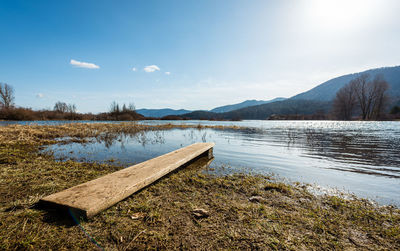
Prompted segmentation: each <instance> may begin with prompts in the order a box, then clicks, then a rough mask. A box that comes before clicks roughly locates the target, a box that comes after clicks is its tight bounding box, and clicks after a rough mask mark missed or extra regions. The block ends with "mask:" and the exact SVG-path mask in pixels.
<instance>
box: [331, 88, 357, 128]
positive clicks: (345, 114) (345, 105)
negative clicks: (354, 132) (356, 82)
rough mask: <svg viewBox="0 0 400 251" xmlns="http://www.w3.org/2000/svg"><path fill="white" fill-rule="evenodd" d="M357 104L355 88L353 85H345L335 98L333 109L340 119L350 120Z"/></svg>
mask: <svg viewBox="0 0 400 251" xmlns="http://www.w3.org/2000/svg"><path fill="white" fill-rule="evenodd" d="M356 105H357V100H356V94H355V89H354V86H353V85H350V84H347V85H345V86H343V87H342V88H341V89H340V90H339V91H338V92H337V93H336V97H335V99H334V100H333V111H334V113H335V115H336V117H337V118H338V119H343V120H350V119H351V118H352V116H353V114H354V110H355V108H356Z"/></svg>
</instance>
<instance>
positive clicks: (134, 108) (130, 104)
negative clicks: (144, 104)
mask: <svg viewBox="0 0 400 251" xmlns="http://www.w3.org/2000/svg"><path fill="white" fill-rule="evenodd" d="M128 109H129V111H131V112H133V111H135V110H136V107H135V104H134V103H129V105H128Z"/></svg>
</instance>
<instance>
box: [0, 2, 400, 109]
mask: <svg viewBox="0 0 400 251" xmlns="http://www.w3.org/2000/svg"><path fill="white" fill-rule="evenodd" d="M398 13H400V2H399V1H395V0H386V1H385V0H383V1H378V0H377V1H375V0H353V1H351V0H348V1H345V0H336V1H320V0H308V1H307V0H299V1H284V0H280V1H278V0H277V1H267V0H263V1H256V0H254V1H234V0H232V1H224V0H221V1H215V0H212V1H206V0H202V1H190V0H182V1H168V0H160V1H134V0H130V1H98V0H96V1H87V0H80V1H72V0H68V1H40V0H37V1H18V0H11V1H4V0H0V34H1V40H0V41H1V42H0V82H5V83H8V84H10V85H12V86H13V87H14V89H15V93H16V95H15V96H16V104H17V105H19V106H25V107H32V108H34V109H42V108H52V107H53V106H54V103H55V102H56V101H59V100H60V101H64V102H67V103H74V104H76V105H77V107H78V110H79V111H81V112H95V113H96V112H101V111H106V110H108V108H109V105H110V103H111V102H112V101H113V100H116V101H118V102H120V103H124V102H125V103H130V102H134V103H135V105H136V107H137V108H144V107H145V108H164V107H170V108H176V109H179V108H184V109H211V108H214V107H216V106H220V105H226V104H231V103H237V102H241V101H244V100H246V99H264V100H266V99H272V98H275V97H278V96H279V97H290V96H293V95H295V94H297V93H299V92H302V91H305V90H308V89H310V88H312V87H314V86H315V85H317V84H319V83H321V82H323V81H326V80H328V79H330V78H332V77H336V76H339V75H342V74H347V73H352V72H358V71H362V70H366V69H369V68H376V67H382V66H393V65H399V64H400V50H399V44H400V17H399V16H398ZM85 63H86V64H85ZM146 67H148V68H146ZM133 68H135V71H134V70H132V69H133ZM146 69H147V70H146Z"/></svg>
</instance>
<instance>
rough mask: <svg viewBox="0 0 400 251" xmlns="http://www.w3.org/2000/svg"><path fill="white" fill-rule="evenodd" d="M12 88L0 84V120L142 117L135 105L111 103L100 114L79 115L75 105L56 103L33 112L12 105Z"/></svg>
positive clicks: (135, 118) (125, 119) (126, 119)
mask: <svg viewBox="0 0 400 251" xmlns="http://www.w3.org/2000/svg"><path fill="white" fill-rule="evenodd" d="M14 100H15V96H14V88H13V87H12V86H10V85H8V84H6V83H0V120H122V121H128V120H141V119H146V118H145V117H144V116H142V115H140V114H138V113H136V109H135V105H134V104H133V103H129V104H128V105H125V104H123V105H119V104H118V103H117V102H115V101H114V102H112V104H111V106H110V111H109V112H104V113H100V114H92V113H79V112H78V110H77V107H76V105H75V104H67V103H65V102H62V101H57V102H56V103H55V104H54V107H53V110H49V109H47V110H46V109H45V110H33V109H31V108H24V107H17V106H15V104H14Z"/></svg>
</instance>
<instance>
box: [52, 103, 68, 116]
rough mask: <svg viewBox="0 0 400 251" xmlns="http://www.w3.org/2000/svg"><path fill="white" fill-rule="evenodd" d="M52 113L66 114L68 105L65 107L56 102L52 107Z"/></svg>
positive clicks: (64, 104)
mask: <svg viewBox="0 0 400 251" xmlns="http://www.w3.org/2000/svg"><path fill="white" fill-rule="evenodd" d="M54 111H56V112H60V113H65V112H67V111H68V105H67V103H65V102H61V101H58V102H57V103H56V104H55V105H54Z"/></svg>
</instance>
